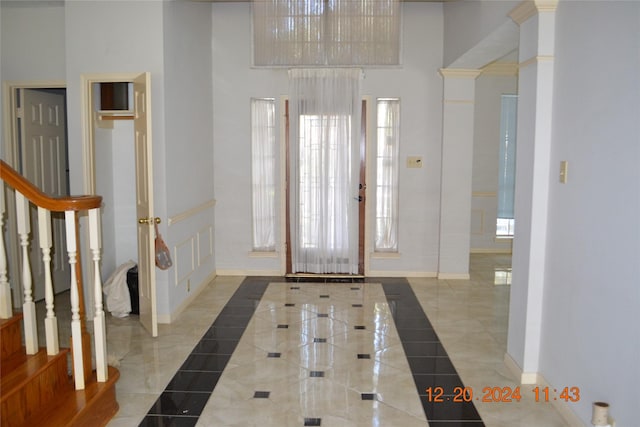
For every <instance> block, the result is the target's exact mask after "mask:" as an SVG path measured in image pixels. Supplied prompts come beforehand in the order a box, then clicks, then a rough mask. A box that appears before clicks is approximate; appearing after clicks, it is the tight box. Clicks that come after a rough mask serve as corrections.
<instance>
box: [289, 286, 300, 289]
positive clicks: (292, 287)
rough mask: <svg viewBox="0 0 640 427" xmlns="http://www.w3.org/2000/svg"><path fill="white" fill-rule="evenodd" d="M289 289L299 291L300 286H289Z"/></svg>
mask: <svg viewBox="0 0 640 427" xmlns="http://www.w3.org/2000/svg"><path fill="white" fill-rule="evenodd" d="M289 289H292V290H298V289H300V286H291V287H290V288H289Z"/></svg>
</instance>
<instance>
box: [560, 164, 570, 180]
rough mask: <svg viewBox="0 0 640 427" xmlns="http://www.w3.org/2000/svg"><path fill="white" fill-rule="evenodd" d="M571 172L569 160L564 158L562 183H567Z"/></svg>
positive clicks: (561, 174)
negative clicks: (568, 174)
mask: <svg viewBox="0 0 640 427" xmlns="http://www.w3.org/2000/svg"><path fill="white" fill-rule="evenodd" d="M568 172H569V162H568V161H566V160H563V161H561V162H560V183H561V184H566V183H567V173H568Z"/></svg>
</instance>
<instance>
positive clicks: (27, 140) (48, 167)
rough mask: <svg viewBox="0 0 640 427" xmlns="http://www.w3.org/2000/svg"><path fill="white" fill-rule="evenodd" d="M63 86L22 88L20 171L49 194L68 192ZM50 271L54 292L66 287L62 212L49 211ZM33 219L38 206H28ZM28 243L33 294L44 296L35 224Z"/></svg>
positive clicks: (61, 194)
mask: <svg viewBox="0 0 640 427" xmlns="http://www.w3.org/2000/svg"><path fill="white" fill-rule="evenodd" d="M65 97H66V95H65V91H64V89H21V90H20V106H21V113H22V114H18V115H17V116H18V117H19V118H20V131H21V135H22V137H21V138H20V147H19V151H20V158H21V165H20V167H21V172H22V175H23V176H24V177H25V178H27V179H28V180H29V181H31V182H32V183H34V184H35V185H36V186H37V187H38V188H39V189H40V190H42V191H43V192H44V193H46V194H47V195H49V196H52V197H62V196H67V195H69V185H68V178H67V136H66V124H67V119H66V109H65ZM51 217H52V229H51V234H52V236H51V237H52V239H53V247H52V252H51V274H52V281H53V287H54V292H55V293H59V292H63V291H65V290H67V289H69V286H70V281H71V276H70V271H69V264H68V263H67V259H66V256H67V248H66V246H67V245H66V236H65V224H64V215H63V214H56V213H52V215H51ZM31 218H32V221H33V220H35V218H37V210H36V208H35V207H34V206H33V205H32V206H31ZM31 233H32V237H33V238H32V240H31V244H30V246H29V249H30V262H31V273H32V275H33V284H34V288H33V297H34V299H35V300H41V299H44V296H45V290H44V283H45V280H44V265H43V263H42V252H41V251H40V246H39V243H38V242H39V236H38V227H33V226H32V227H31Z"/></svg>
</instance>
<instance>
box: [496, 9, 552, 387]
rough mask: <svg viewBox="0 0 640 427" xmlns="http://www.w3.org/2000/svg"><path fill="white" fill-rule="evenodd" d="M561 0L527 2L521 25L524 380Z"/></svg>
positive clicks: (528, 375)
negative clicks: (556, 27)
mask: <svg viewBox="0 0 640 427" xmlns="http://www.w3.org/2000/svg"><path fill="white" fill-rule="evenodd" d="M556 6H557V0H534V1H525V2H523V3H521V4H520V5H519V6H517V7H516V8H515V9H514V10H513V11H512V12H511V13H510V15H509V16H510V17H511V18H512V19H513V20H514V21H515V22H516V23H517V24H518V25H519V26H520V47H519V62H520V73H519V78H518V135H517V139H518V150H517V155H516V192H515V200H514V205H515V207H514V209H515V212H514V213H515V230H516V233H515V238H514V242H513V257H512V267H513V278H512V285H511V302H510V307H509V337H508V344H507V355H506V356H505V362H506V363H507V366H509V367H510V369H511V370H512V371H513V372H514V373H515V374H517V375H518V376H519V378H520V380H521V382H522V383H523V384H527V383H534V382H535V381H536V379H537V372H538V367H539V357H540V339H541V327H542V314H543V313H542V305H543V290H544V277H545V252H546V241H547V210H548V200H549V183H550V166H551V165H550V161H551V121H552V104H553V61H554V44H555V11H556Z"/></svg>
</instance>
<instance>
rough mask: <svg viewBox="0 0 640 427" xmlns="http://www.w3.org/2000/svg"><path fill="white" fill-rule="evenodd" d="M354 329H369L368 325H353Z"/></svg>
mask: <svg viewBox="0 0 640 427" xmlns="http://www.w3.org/2000/svg"><path fill="white" fill-rule="evenodd" d="M353 329H367V327H366V326H363V325H356V326H354V327H353Z"/></svg>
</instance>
